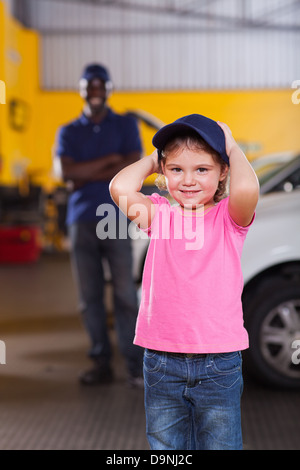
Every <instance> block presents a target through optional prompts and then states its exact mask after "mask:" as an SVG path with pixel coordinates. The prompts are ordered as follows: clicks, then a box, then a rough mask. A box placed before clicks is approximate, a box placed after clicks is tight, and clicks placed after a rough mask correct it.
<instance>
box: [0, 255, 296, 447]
mask: <svg viewBox="0 0 300 470" xmlns="http://www.w3.org/2000/svg"><path fill="white" fill-rule="evenodd" d="M108 296H109V294H108ZM0 299H1V303H0V309H1V313H0V340H1V341H4V343H5V346H6V358H5V359H6V364H0V416H1V425H0V449H1V450H47V449H50V450H79V449H81V450H96V449H102V450H147V449H148V444H147V440H146V437H145V418H144V408H143V392H142V391H141V390H132V389H129V388H128V387H127V385H126V373H125V367H124V363H123V359H122V357H120V355H119V353H118V350H117V347H115V350H116V351H115V357H114V366H115V375H116V380H115V382H114V383H113V384H111V385H107V386H102V387H96V388H84V387H81V386H79V384H78V381H77V377H78V374H79V372H80V371H81V370H82V369H84V368H86V367H89V365H90V363H89V361H88V359H87V358H86V350H87V347H88V340H87V337H86V334H85V331H84V330H83V327H82V325H81V322H80V318H79V315H78V312H77V306H76V299H77V296H76V291H75V288H74V284H73V280H72V275H71V270H70V264H69V258H68V255H65V254H63V255H49V254H48V255H43V257H42V258H41V260H40V261H39V262H38V263H36V264H33V265H28V266H3V265H2V266H0ZM111 337H112V341H113V343H114V344H115V343H116V342H115V335H114V330H113V328H112V329H111ZM2 353H3V350H2ZM242 416H243V434H244V447H245V449H246V450H262V449H265V450H288V449H291V450H296V449H298V450H299V449H300V392H299V391H298V392H291V391H278V390H270V389H265V388H263V387H261V386H260V385H258V384H256V383H255V382H253V381H252V380H251V379H250V378H249V377H247V376H245V389H244V395H243V401H242Z"/></svg>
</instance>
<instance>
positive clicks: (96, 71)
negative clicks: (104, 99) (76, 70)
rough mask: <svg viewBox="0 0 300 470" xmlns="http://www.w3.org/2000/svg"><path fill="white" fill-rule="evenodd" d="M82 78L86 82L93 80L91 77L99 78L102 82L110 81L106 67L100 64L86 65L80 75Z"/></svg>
mask: <svg viewBox="0 0 300 470" xmlns="http://www.w3.org/2000/svg"><path fill="white" fill-rule="evenodd" d="M82 78H84V79H85V80H87V81H88V82H89V81H90V80H93V78H100V80H103V81H104V82H110V81H111V78H110V74H109V71H108V70H107V68H106V67H104V66H103V65H100V64H90V65H87V66H86V67H85V68H84V70H83V72H82V75H81V79H82Z"/></svg>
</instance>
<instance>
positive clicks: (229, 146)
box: [217, 121, 238, 158]
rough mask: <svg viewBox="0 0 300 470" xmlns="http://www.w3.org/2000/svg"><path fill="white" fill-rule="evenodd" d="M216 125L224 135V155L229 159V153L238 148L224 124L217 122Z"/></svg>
mask: <svg viewBox="0 0 300 470" xmlns="http://www.w3.org/2000/svg"><path fill="white" fill-rule="evenodd" d="M217 124H218V125H219V126H220V127H221V129H222V130H223V132H224V135H225V144H226V153H227V155H228V157H229V158H230V153H231V151H232V149H233V148H236V147H238V144H237V143H236V141H235V139H234V138H233V135H232V132H231V130H230V128H229V127H228V126H227V124H225V123H224V122H220V121H217Z"/></svg>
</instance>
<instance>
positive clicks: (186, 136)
mask: <svg viewBox="0 0 300 470" xmlns="http://www.w3.org/2000/svg"><path fill="white" fill-rule="evenodd" d="M182 147H185V148H187V149H189V150H204V151H205V152H207V153H209V154H210V155H211V156H212V158H213V159H214V161H215V163H218V164H220V165H221V170H222V171H223V169H224V168H226V167H227V164H226V163H225V162H224V160H223V159H222V158H221V156H220V155H219V154H218V152H216V151H215V150H214V149H213V148H212V147H211V146H210V145H209V144H208V143H207V142H206V141H205V140H204V139H202V138H201V137H200V136H199V135H198V134H196V133H195V132H191V131H188V132H184V133H181V134H177V135H176V137H174V138H173V139H171V140H169V142H168V143H167V144H166V146H165V147H164V149H163V150H162V152H161V156H162V158H161V160H160V167H161V173H159V174H158V176H157V178H156V180H155V184H156V186H157V187H158V188H159V189H160V190H167V186H166V181H165V177H164V175H163V174H162V166H164V165H165V163H166V159H167V157H168V155H169V154H170V153H171V152H174V151H176V150H178V149H179V148H182ZM227 179H228V176H226V178H225V179H224V180H223V181H219V186H218V189H217V191H216V192H215V195H214V201H215V202H219V201H221V199H223V198H225V197H226V195H227Z"/></svg>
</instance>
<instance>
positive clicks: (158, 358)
mask: <svg viewBox="0 0 300 470" xmlns="http://www.w3.org/2000/svg"><path fill="white" fill-rule="evenodd" d="M165 373H166V355H165V353H163V352H158V351H154V350H152V349H145V352H144V379H145V382H146V383H147V385H148V386H149V387H153V385H156V384H157V383H158V382H160V381H161V380H162V379H163V378H164V376H165Z"/></svg>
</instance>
